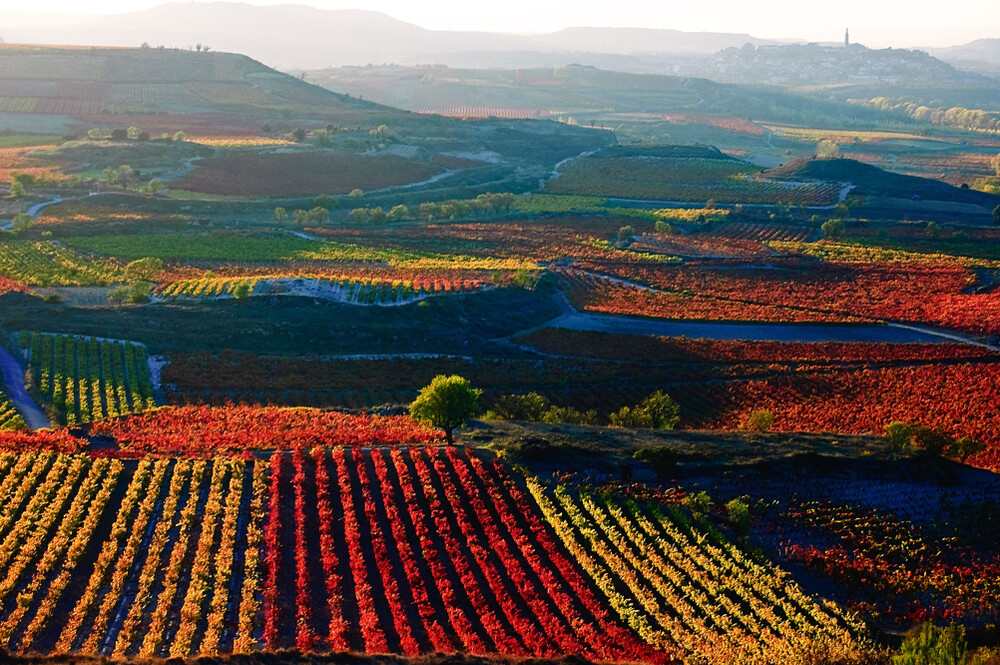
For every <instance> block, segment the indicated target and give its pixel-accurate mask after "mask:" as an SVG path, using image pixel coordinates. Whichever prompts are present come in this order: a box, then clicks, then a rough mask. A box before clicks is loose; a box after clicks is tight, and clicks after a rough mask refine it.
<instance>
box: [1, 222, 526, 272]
mask: <svg viewBox="0 0 1000 665" xmlns="http://www.w3.org/2000/svg"><path fill="white" fill-rule="evenodd" d="M67 244H72V246H74V247H78V248H80V249H82V250H85V251H90V252H95V253H98V254H102V255H105V256H114V257H116V258H118V259H121V260H132V259H141V258H144V257H150V256H151V257H157V258H161V259H164V260H173V261H182V260H183V261H217V262H220V263H223V264H224V265H226V266H231V265H232V264H233V263H250V264H260V263H264V262H279V261H280V262H284V261H287V262H295V263H296V264H299V265H302V264H306V263H307V262H323V263H322V264H321V265H320V266H316V267H314V268H313V269H312V270H310V271H307V272H313V273H315V272H316V271H317V268H325V269H327V270H329V269H330V266H329V263H328V262H332V261H338V262H348V263H350V264H354V265H352V266H350V267H354V268H357V267H358V266H357V264H358V263H362V264H365V265H363V267H365V268H380V267H381V268H386V267H393V268H397V269H405V270H414V271H428V270H442V269H444V270H447V269H456V270H466V271H468V270H488V271H494V270H519V269H522V268H525V269H533V268H537V264H536V263H535V262H532V261H528V260H526V259H521V258H513V257H512V258H504V257H496V258H494V257H491V256H484V257H480V256H464V255H460V254H458V255H456V254H444V253H432V252H417V251H412V250H405V249H397V248H394V247H378V246H375V247H369V246H364V245H360V244H348V243H340V242H334V241H322V242H317V241H315V240H306V239H304V238H298V237H295V236H288V235H278V234H249V233H241V232H233V231H220V232H212V233H183V234H182V233H157V234H148V235H146V234H144V235H99V236H76V237H72V238H67ZM0 265H2V264H0ZM300 272H301V271H300Z"/></svg>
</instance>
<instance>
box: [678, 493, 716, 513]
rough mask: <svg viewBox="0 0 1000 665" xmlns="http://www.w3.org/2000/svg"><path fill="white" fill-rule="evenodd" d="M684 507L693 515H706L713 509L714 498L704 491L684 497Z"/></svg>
mask: <svg viewBox="0 0 1000 665" xmlns="http://www.w3.org/2000/svg"><path fill="white" fill-rule="evenodd" d="M683 503H684V507H685V508H687V509H688V510H690V511H691V512H692V513H699V514H705V513H707V512H708V511H710V510H711V509H712V497H710V496H709V495H708V492H706V491H704V490H702V491H700V492H695V493H694V494H688V495H687V496H685V497H684V502H683Z"/></svg>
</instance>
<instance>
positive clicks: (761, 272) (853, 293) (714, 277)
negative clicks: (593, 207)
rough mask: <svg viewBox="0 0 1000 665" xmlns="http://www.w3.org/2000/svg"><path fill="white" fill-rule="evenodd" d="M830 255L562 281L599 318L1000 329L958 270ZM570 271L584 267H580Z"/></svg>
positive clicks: (994, 311) (626, 269) (993, 307)
mask: <svg viewBox="0 0 1000 665" xmlns="http://www.w3.org/2000/svg"><path fill="white" fill-rule="evenodd" d="M818 251H820V252H823V251H825V246H824V247H819V248H818ZM876 251H878V250H876ZM830 258H831V260H828V261H824V262H822V263H803V262H801V261H800V259H798V258H796V257H789V259H788V260H787V261H783V262H780V263H779V261H777V260H772V261H771V262H770V266H769V267H767V268H764V269H761V268H760V267H757V266H750V267H744V266H737V267H731V268H730V267H723V268H716V267H714V266H683V267H674V266H669V265H662V266H648V265H647V266H643V265H638V264H636V263H631V264H630V263H624V262H621V263H617V264H609V263H607V262H600V263H598V262H596V261H595V262H593V265H594V267H595V268H597V269H598V270H599V271H600V272H606V273H608V274H607V275H599V274H597V275H595V274H591V273H590V272H581V271H579V270H574V269H568V270H566V271H564V275H565V276H566V278H567V280H568V289H569V296H570V298H571V300H573V302H574V304H576V306H577V307H578V308H579V309H587V310H592V311H599V312H616V313H623V314H632V315H642V316H656V317H661V318H671V319H703V320H735V321H829V322H845V321H866V320H867V321H879V320H888V321H905V322H910V323H923V324H931V325H938V326H941V327H944V328H951V329H955V330H963V331H967V332H970V333H974V334H996V333H998V332H1000V318H998V316H1000V308H998V307H997V298H998V294H997V292H996V291H993V290H983V291H981V292H977V291H975V290H973V289H972V287H975V286H976V285H977V282H978V277H977V274H976V273H975V272H974V271H973V270H971V269H969V268H967V267H965V266H963V265H961V264H960V263H956V262H954V261H948V262H945V261H944V260H943V259H941V258H939V259H937V260H935V259H934V258H930V259H927V260H921V261H913V262H910V261H895V262H890V261H883V262H877V263H867V262H862V261H850V262H849V261H840V260H835V259H837V258H839V257H830ZM577 265H578V266H579V267H580V268H587V267H588V264H587V263H586V262H579V263H578V264H577ZM609 276H610V277H612V278H617V280H615V279H609V278H608V277H609ZM622 279H624V280H627V281H628V282H632V283H636V284H638V285H639V286H636V285H634V284H626V283H623V282H621V280H622Z"/></svg>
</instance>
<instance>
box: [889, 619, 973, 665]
mask: <svg viewBox="0 0 1000 665" xmlns="http://www.w3.org/2000/svg"><path fill="white" fill-rule="evenodd" d="M967 650H968V645H967V643H966V641H965V628H964V627H962V626H957V625H955V624H952V625H950V626H948V627H947V628H938V627H937V626H935V625H934V624H933V623H931V622H930V621H928V622H927V623H923V624H921V625H919V626H917V627H916V628H914V629H912V630H911V631H910V632H909V633H907V634H906V638H905V639H903V644H902V646H901V647H900V649H899V654H898V655H896V656H893V659H892V663H893V665H962V664H963V663H964V662H965V656H966V651H967Z"/></svg>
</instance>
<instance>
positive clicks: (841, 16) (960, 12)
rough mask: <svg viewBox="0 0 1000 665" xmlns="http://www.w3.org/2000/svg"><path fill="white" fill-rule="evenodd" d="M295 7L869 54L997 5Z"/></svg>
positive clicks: (961, 24)
mask: <svg viewBox="0 0 1000 665" xmlns="http://www.w3.org/2000/svg"><path fill="white" fill-rule="evenodd" d="M248 1H249V2H250V3H251V4H258V5H274V4H282V3H280V2H274V1H273V0H272V1H268V0H248ZM160 4H164V2H163V0H159V1H157V0H95V1H94V2H80V1H79V0H32V1H31V2H28V3H25V2H22V1H18V2H14V1H13V0H0V11H25V10H27V11H32V12H37V11H42V12H70V13H94V12H102V13H119V12H129V11H137V10H140V9H145V8H148V7H153V6H156V5H160ZM288 4H291V3H288ZM294 4H305V5H311V6H314V7H320V8H322V9H346V8H351V9H368V10H372V11H380V12H384V13H386V14H389V15H390V16H393V17H395V18H398V19H401V20H404V21H408V22H410V23H415V24H417V25H419V26H421V27H424V28H431V29H441V30H489V31H495V32H549V31H554V30H559V29H562V28H565V27H569V26H581V25H590V26H610V27H647V28H673V29H678V30H695V31H699V30H704V31H716V32H748V33H751V34H753V35H754V36H756V37H771V38H782V37H785V38H801V39H808V40H813V41H839V40H841V39H843V33H844V28H845V27H850V28H851V34H852V38H853V40H856V41H858V42H860V43H863V44H866V45H868V46H872V47H884V46H917V45H926V46H948V45H953V44H958V43H964V42H968V41H971V40H973V39H979V38H982V37H1000V0H950V1H949V2H946V3H942V2H940V1H939V0H907V1H906V2H902V1H901V0H839V1H838V2H810V1H809V0H753V1H751V0H714V1H712V0H709V1H708V2H689V1H688V0H680V1H678V0H617V1H609V0H570V1H569V2H566V1H563V2H554V1H552V0H503V1H502V2H487V1H483V0H464V1H461V2H456V1H454V0H450V1H449V0H417V1H414V0H312V1H306V2H297V3H294Z"/></svg>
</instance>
